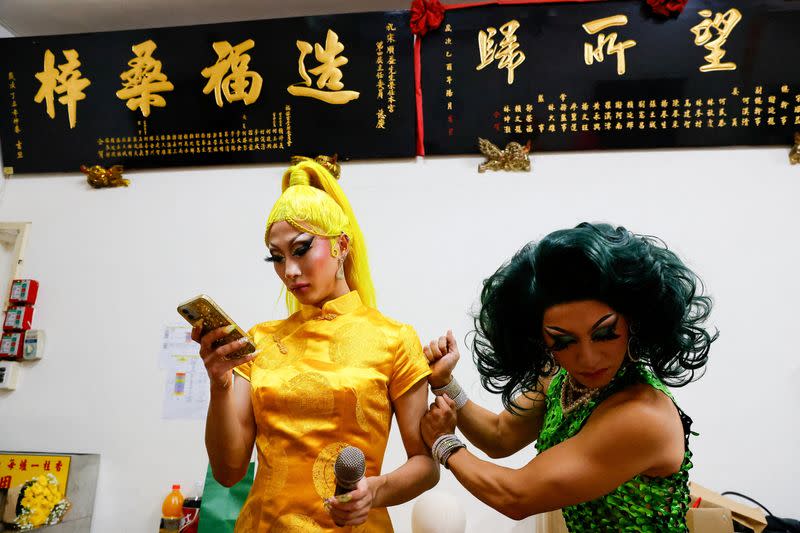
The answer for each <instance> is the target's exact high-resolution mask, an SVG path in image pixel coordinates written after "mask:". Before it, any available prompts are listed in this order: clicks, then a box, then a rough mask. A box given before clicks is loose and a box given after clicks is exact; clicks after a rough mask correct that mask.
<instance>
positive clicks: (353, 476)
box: [333, 446, 367, 496]
mask: <svg viewBox="0 0 800 533" xmlns="http://www.w3.org/2000/svg"><path fill="white" fill-rule="evenodd" d="M366 468H367V466H366V458H365V457H364V452H362V451H361V450H359V449H358V448H356V447H355V446H348V447H347V448H345V449H343V450H342V451H341V452H339V456H338V457H337V458H336V464H334V465H333V475H334V477H335V478H336V492H334V493H333V495H334V496H339V495H340V494H346V493H348V492H350V491H351V490H354V489H355V488H356V485H357V484H358V482H359V481H361V478H363V477H364V472H365V471H366Z"/></svg>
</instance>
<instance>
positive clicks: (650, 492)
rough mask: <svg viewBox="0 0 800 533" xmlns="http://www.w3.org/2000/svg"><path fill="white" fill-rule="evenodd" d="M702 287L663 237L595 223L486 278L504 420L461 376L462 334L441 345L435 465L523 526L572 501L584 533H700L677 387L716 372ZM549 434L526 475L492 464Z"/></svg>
mask: <svg viewBox="0 0 800 533" xmlns="http://www.w3.org/2000/svg"><path fill="white" fill-rule="evenodd" d="M702 288H703V286H702V282H701V281H700V280H699V278H698V277H697V276H696V275H695V274H694V273H693V272H692V271H691V270H690V269H689V268H688V267H686V265H684V264H683V262H681V260H680V259H679V258H678V257H677V256H676V255H675V254H674V253H673V252H671V251H670V250H668V249H667V248H666V246H665V245H664V244H663V243H662V242H661V241H659V240H657V239H655V238H653V237H647V236H641V235H636V234H633V233H631V232H629V231H628V230H626V229H624V228H621V227H619V228H614V227H612V226H610V225H608V224H588V223H583V224H580V225H578V226H577V227H576V228H573V229H566V230H560V231H555V232H553V233H551V234H549V235H547V236H546V237H545V238H544V239H542V240H541V241H539V242H538V243H530V244H528V245H526V246H525V247H523V248H522V249H521V250H520V251H519V252H517V253H516V255H514V257H513V258H512V259H511V260H510V261H509V262H508V263H506V264H505V265H503V266H502V267H501V268H500V269H499V270H498V271H497V272H495V274H494V275H492V276H491V277H490V278H489V279H487V280H486V281H485V282H484V286H483V291H482V293H481V307H480V311H479V313H478V314H477V316H476V317H475V332H474V338H473V351H474V359H475V364H476V365H477V367H478V372H479V373H480V376H481V383H482V384H483V386H484V388H486V389H487V390H489V391H491V392H494V393H500V395H501V397H502V400H503V405H504V406H505V408H506V409H505V410H504V411H503V412H501V413H500V414H494V413H492V412H490V411H488V410H486V409H484V408H482V407H480V406H478V405H477V404H475V403H473V402H471V401H469V400H468V399H467V396H466V393H465V392H464V391H463V389H461V387H460V386H459V385H458V383H457V382H456V381H455V379H453V378H452V372H453V369H454V368H455V365H456V362H457V361H458V358H459V353H458V348H457V346H456V342H455V338H454V337H453V334H452V332H448V333H447V335H446V336H444V337H441V338H440V339H438V340H436V341H433V342H431V343H430V346H427V347H425V350H424V351H425V353H426V356H427V357H428V361H429V362H430V365H431V369H432V372H433V373H432V375H431V376H430V377H429V380H430V384H431V387H432V389H433V392H434V394H435V395H436V396H437V398H436V401H435V402H434V403H433V404H431V408H430V410H429V411H428V413H427V414H426V415H425V418H424V419H423V421H422V434H423V438H424V439H425V441H426V443H427V444H428V446H429V447H430V448H431V449H432V451H433V455H434V458H435V459H437V460H438V461H440V462H441V463H442V464H444V465H445V466H446V467H448V468H449V469H450V470H452V472H453V474H454V475H455V476H456V478H457V479H458V480H459V482H461V484H462V485H464V487H466V489H467V490H469V491H470V492H471V493H472V494H473V495H475V496H476V497H477V498H479V499H480V500H482V501H483V502H485V503H486V504H488V505H490V506H491V507H493V508H494V509H497V510H498V511H500V512H501V513H503V514H505V515H507V516H509V517H511V518H514V519H517V520H519V519H522V518H524V517H527V516H530V515H533V514H537V513H541V512H545V511H550V510H554V509H559V508H563V510H564V517H565V519H566V522H567V526H568V528H569V529H570V530H571V531H585V530H593V531H594V530H600V531H607V530H614V531H653V532H682V531H686V530H687V529H686V521H685V517H686V511H687V509H688V504H689V487H688V471H689V469H690V468H691V466H692V463H691V452H690V451H689V440H688V437H689V434H690V424H691V419H690V418H689V417H688V416H686V415H685V414H684V413H683V411H681V410H680V408H678V406H677V405H676V404H675V401H674V399H673V397H672V395H671V394H670V393H669V390H668V386H672V387H680V386H683V385H686V384H687V383H690V382H691V381H693V380H694V379H695V378H697V377H699V375H700V374H702V370H703V367H704V365H705V364H706V362H707V360H708V351H709V347H710V345H711V343H712V342H713V341H714V340H715V339H716V337H717V334H716V333H714V334H713V335H712V334H710V333H709V332H707V331H706V330H705V329H704V328H703V326H702V324H703V322H704V321H705V319H706V318H707V317H708V314H709V312H710V310H711V300H710V299H709V298H708V297H707V296H703V294H702ZM456 425H457V426H458V428H459V429H460V430H461V431H462V433H463V434H464V435H465V436H466V437H467V439H469V441H470V442H471V443H472V444H474V445H475V446H476V447H478V448H480V449H481V450H483V451H484V452H485V453H486V454H487V455H489V457H492V458H499V457H506V456H508V455H511V454H513V453H515V452H517V451H518V450H520V449H522V448H523V447H525V446H526V445H528V444H530V443H531V442H533V441H536V448H537V450H538V452H539V453H538V455H537V456H536V457H535V458H534V459H533V460H532V461H530V462H529V463H528V464H527V465H525V466H524V467H522V468H520V469H516V470H515V469H509V468H505V467H500V466H497V465H494V464H492V463H490V462H486V461H482V460H480V459H478V458H477V457H475V456H474V455H472V454H471V453H470V452H468V451H467V449H466V447H465V446H464V444H463V443H462V442H461V441H460V440H459V439H458V437H456V436H455V435H454V431H455V427H456Z"/></svg>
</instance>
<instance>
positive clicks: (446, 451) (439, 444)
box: [431, 433, 467, 469]
mask: <svg viewBox="0 0 800 533" xmlns="http://www.w3.org/2000/svg"><path fill="white" fill-rule="evenodd" d="M466 447H467V446H466V445H465V444H464V443H463V442H461V439H459V438H458V437H456V436H455V435H454V434H452V433H450V434H447V435H441V436H440V437H439V438H437V439H436V441H435V442H434V443H433V446H432V447H431V454H432V455H433V459H434V460H435V461H436V462H437V463H439V464H441V465H442V466H444V467H445V468H447V469H449V468H450V467H449V466H447V460H448V459H449V458H450V456H451V455H453V453H455V452H456V451H458V450H460V449H461V448H466Z"/></svg>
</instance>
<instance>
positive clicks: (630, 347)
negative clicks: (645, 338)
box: [627, 335, 640, 363]
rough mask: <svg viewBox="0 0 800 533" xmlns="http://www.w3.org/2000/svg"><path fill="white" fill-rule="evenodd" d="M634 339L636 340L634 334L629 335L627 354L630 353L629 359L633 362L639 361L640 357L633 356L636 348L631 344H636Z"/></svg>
mask: <svg viewBox="0 0 800 533" xmlns="http://www.w3.org/2000/svg"><path fill="white" fill-rule="evenodd" d="M633 340H634V337H633V335H631V336H630V337H628V354H627V355H628V359H630V361H631V363H638V362H639V359H640V358H639V357H638V356H636V357H634V356H633V351H634V348H633V347H632V346H631V344H632V343H633V344H634V345H635V344H636V343H635V342H632V341H633Z"/></svg>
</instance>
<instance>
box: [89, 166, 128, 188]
mask: <svg viewBox="0 0 800 533" xmlns="http://www.w3.org/2000/svg"><path fill="white" fill-rule="evenodd" d="M81 172H83V173H84V174H86V181H88V182H89V185H91V186H92V187H94V188H95V189H102V188H104V187H127V186H128V185H129V184H130V182H131V181H130V180H128V179H125V178H123V177H122V165H114V166H113V167H111V168H108V169H106V168H105V167H101V166H100V165H93V166H91V167H87V166H86V165H81Z"/></svg>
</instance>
